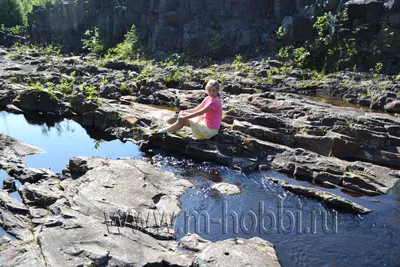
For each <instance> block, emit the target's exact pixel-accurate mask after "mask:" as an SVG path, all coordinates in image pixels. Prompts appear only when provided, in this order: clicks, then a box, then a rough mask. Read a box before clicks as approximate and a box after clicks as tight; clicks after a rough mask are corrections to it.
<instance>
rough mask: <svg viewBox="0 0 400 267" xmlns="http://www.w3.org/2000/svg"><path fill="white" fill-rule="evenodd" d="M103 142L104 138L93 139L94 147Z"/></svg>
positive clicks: (96, 147)
mask: <svg viewBox="0 0 400 267" xmlns="http://www.w3.org/2000/svg"><path fill="white" fill-rule="evenodd" d="M103 142H104V140H102V139H99V140H94V148H95V149H98V148H99V147H100V145H101V143H103Z"/></svg>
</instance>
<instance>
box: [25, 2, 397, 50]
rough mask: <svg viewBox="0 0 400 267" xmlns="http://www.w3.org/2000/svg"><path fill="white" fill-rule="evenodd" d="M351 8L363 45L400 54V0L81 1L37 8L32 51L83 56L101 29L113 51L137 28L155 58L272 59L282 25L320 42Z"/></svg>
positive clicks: (297, 37) (291, 34) (296, 36)
mask: <svg viewBox="0 0 400 267" xmlns="http://www.w3.org/2000/svg"><path fill="white" fill-rule="evenodd" d="M344 8H348V15H349V23H350V24H351V27H357V26H358V25H362V24H366V25H367V27H368V31H367V33H365V34H364V37H363V38H369V36H370V35H371V36H379V34H382V28H383V27H388V29H389V31H390V32H393V33H394V38H393V40H392V41H391V47H390V51H389V52H397V51H399V49H400V39H399V38H400V0H391V1H380V0H350V1H347V0H191V1H184V0H130V1H128V0H119V1H116V0H115V1H104V0H86V1H85V0H77V1H70V2H67V1H65V2H64V3H63V4H57V5H56V6H52V5H47V6H46V7H45V8H43V7H37V8H35V9H34V11H33V13H32V14H31V15H30V17H29V25H30V27H29V30H28V31H29V34H30V36H31V40H32V41H33V43H59V44H61V45H62V46H63V48H64V49H65V50H66V51H73V52H79V51H80V50H81V47H82V44H81V39H82V38H84V32H85V31H86V30H88V29H92V28H93V27H97V28H98V29H99V32H100V36H101V37H102V38H103V39H104V40H105V41H106V42H108V44H109V45H115V44H116V43H118V42H120V41H121V40H122V39H123V37H124V34H125V33H126V32H127V30H129V29H130V27H131V25H132V24H135V25H136V27H137V30H138V33H139V35H140V37H141V41H142V43H143V45H144V47H145V48H147V50H148V51H152V52H156V53H157V54H161V55H162V54H170V53H175V52H179V53H182V52H183V53H186V54H190V55H192V56H193V55H194V56H201V55H206V54H208V55H209V54H210V53H211V54H213V53H214V54H217V55H219V56H227V55H235V54H238V53H257V52H270V53H271V54H275V53H276V52H277V50H278V48H279V47H280V43H279V42H277V41H276V39H275V31H276V30H277V28H278V27H279V26H280V25H282V26H283V27H285V30H286V32H287V38H288V40H290V41H304V40H307V39H310V38H311V37H312V36H313V35H315V31H314V29H313V23H314V22H315V21H316V19H317V17H318V16H320V15H322V14H324V13H325V12H331V13H332V16H333V17H334V16H335V14H336V13H337V12H339V11H342V10H343V9H344Z"/></svg>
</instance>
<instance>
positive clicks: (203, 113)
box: [158, 79, 222, 139]
mask: <svg viewBox="0 0 400 267" xmlns="http://www.w3.org/2000/svg"><path fill="white" fill-rule="evenodd" d="M205 90H206V93H207V95H208V96H207V97H206V98H205V99H204V100H203V102H201V104H200V105H199V106H198V107H196V108H194V109H189V110H184V111H181V112H179V115H178V119H177V121H176V122H175V123H174V124H172V125H171V126H170V127H168V128H164V129H161V130H159V131H158V133H173V132H176V131H178V130H180V129H182V127H183V126H187V127H190V128H192V131H193V134H194V136H195V137H196V138H197V139H210V138H211V137H213V136H215V135H217V134H218V130H219V128H220V126H221V121H222V103H221V100H220V99H219V83H218V82H217V81H216V80H213V79H211V80H209V81H208V83H207V85H206V89H205Z"/></svg>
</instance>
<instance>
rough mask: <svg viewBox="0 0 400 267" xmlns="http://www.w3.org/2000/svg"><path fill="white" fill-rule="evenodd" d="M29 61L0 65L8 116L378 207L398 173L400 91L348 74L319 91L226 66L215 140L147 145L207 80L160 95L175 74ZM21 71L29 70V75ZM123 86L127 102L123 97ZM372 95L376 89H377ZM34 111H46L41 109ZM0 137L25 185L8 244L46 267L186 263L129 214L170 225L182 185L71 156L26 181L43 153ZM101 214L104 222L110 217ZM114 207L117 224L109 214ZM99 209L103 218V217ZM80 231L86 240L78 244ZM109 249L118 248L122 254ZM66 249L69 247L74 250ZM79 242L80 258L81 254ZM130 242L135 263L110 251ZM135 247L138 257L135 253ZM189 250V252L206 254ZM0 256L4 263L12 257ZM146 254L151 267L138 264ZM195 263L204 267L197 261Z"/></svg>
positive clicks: (166, 238)
mask: <svg viewBox="0 0 400 267" xmlns="http://www.w3.org/2000/svg"><path fill="white" fill-rule="evenodd" d="M3 50H4V49H3ZM38 60H39V58H38V57H37V56H35V55H32V54H31V55H25V56H24V57H21V58H19V59H18V60H17V59H16V60H14V61H13V60H12V59H11V58H9V57H8V56H5V55H4V56H1V57H0V63H2V64H1V65H0V101H1V102H0V103H1V105H2V106H3V107H4V108H7V109H8V110H9V111H12V112H17V113H19V112H24V113H33V112H38V113H41V114H46V115H52V116H58V115H64V116H66V115H71V116H72V115H74V114H78V115H79V116H80V117H81V119H82V124H84V125H85V126H86V127H87V128H88V129H91V130H94V129H97V130H101V131H103V132H105V133H106V134H108V135H110V137H113V138H119V139H120V140H123V141H133V142H135V143H137V144H139V145H140V147H141V149H142V151H144V152H146V151H150V150H152V151H154V150H156V149H164V150H165V151H167V152H170V153H176V154H180V155H184V156H186V157H189V158H192V159H198V160H201V161H214V162H217V163H218V164H221V165H226V166H229V167H233V168H235V169H239V170H241V171H243V172H253V171H257V170H258V169H259V168H264V169H265V168H266V169H269V168H272V169H273V170H277V171H279V172H282V173H285V174H288V175H292V176H294V177H295V178H297V179H300V180H306V181H309V182H311V183H314V184H316V185H322V186H326V187H332V188H341V189H346V190H348V191H351V192H355V193H358V194H362V195H368V196H377V195H381V194H386V193H387V192H388V191H389V190H390V189H391V188H392V187H393V186H394V185H395V184H396V183H397V182H398V181H399V178H400V173H399V171H398V170H397V169H399V166H400V153H399V152H400V149H399V147H400V119H399V118H398V117H397V116H395V115H396V114H395V113H396V112H397V109H396V106H397V104H396V103H397V102H396V101H399V99H397V98H398V96H397V95H398V93H399V90H400V85H399V84H400V83H399V81H397V80H396V79H393V80H392V81H391V82H388V81H387V80H385V79H382V80H379V81H376V80H371V81H361V82H358V83H357V82H356V81H355V80H353V79H351V76H346V75H348V74H346V73H338V74H334V75H330V76H329V77H328V78H327V79H326V80H323V79H321V80H315V78H314V80H312V81H311V79H312V74H311V73H307V72H303V71H300V70H296V69H293V70H284V72H285V75H275V74H272V77H270V78H265V76H266V73H268V71H269V70H270V69H273V68H277V67H278V68H279V67H281V66H282V64H281V63H279V62H277V61H266V62H265V63H260V62H256V63H249V64H248V65H247V67H246V68H244V70H243V71H241V72H233V70H232V69H231V70H227V69H229V68H230V66H228V65H223V67H221V68H220V69H218V71H220V72H221V73H223V74H225V75H230V76H229V79H228V81H225V82H224V83H223V85H226V88H227V89H226V91H222V92H221V99H222V101H223V109H224V116H223V123H222V127H221V131H220V133H219V134H218V135H217V136H215V137H213V138H212V139H210V140H203V141H199V140H196V139H194V138H193V136H192V134H191V131H190V129H185V130H183V131H180V132H178V133H175V134H166V135H158V134H155V131H156V130H157V129H159V128H161V127H165V126H166V125H167V123H166V120H167V118H170V117H172V116H173V115H175V114H176V111H177V110H179V109H186V108H191V107H194V106H196V105H198V104H199V103H200V102H201V101H202V99H203V98H204V97H205V94H204V91H203V89H202V87H203V85H204V83H205V81H206V80H207V79H208V77H210V76H211V73H210V71H209V70H206V69H199V70H193V69H191V68H188V70H187V71H188V72H190V75H191V78H190V79H189V81H187V80H185V81H184V80H179V81H176V82H175V83H173V84H171V83H170V82H167V81H166V80H167V79H166V76H168V75H170V74H171V73H173V72H176V71H177V70H179V69H178V68H177V67H175V66H172V67H165V66H161V65H160V66H153V68H154V69H153V70H152V71H153V76H152V77H151V79H150V80H146V79H143V78H140V76H139V73H138V72H141V71H142V70H143V69H144V68H143V67H142V66H136V67H134V66H130V67H127V68H125V67H126V66H125V65H123V64H111V65H107V64H106V65H105V66H95V65H94V64H93V62H85V58H82V57H74V58H64V59H62V58H52V60H53V61H52V62H51V63H52V64H50V59H41V60H40V62H36V61H38ZM28 62H34V64H33V65H29V67H27V65H28ZM114 63H115V62H114ZM281 72H282V71H281ZM72 73H75V74H73V75H71V74H72ZM258 74H260V75H258ZM270 74H271V73H270ZM27 75H29V76H30V77H31V79H32V80H33V81H35V82H36V81H37V82H42V83H44V81H45V78H44V77H47V78H46V80H47V81H49V80H51V81H53V82H54V86H55V89H54V91H53V92H52V91H50V92H49V90H48V89H47V88H46V87H44V88H42V89H41V90H35V89H32V85H31V84H30V83H29V82H28V81H27V80H26V78H25V77H26V76H27ZM257 75H258V76H257ZM83 77H85V85H83ZM113 77H119V78H118V79H115V78H113ZM138 77H139V78H138ZM346 77H347V78H346ZM71 81H74V82H73V83H71ZM106 81H107V82H106ZM343 81H345V82H343ZM67 83H68V86H67V85H66V84H67ZM104 83H109V84H104ZM123 83H125V85H124V86H127V87H129V88H128V89H129V90H131V91H129V92H128V90H127V91H124V92H122V90H121V87H123V86H122V84H123ZM371 85H374V86H376V88H377V89H376V90H374V89H373V88H375V87H370V86H371ZM88 86H93V87H88ZM379 86H384V87H385V88H386V89H387V90H381V89H378V88H379ZM65 87H68V88H67V89H68V90H66V89H65ZM367 87H368V88H370V89H371V88H372V89H371V90H370V91H369V96H367V95H366V94H365V89H366V88H367ZM91 90H93V91H91ZM118 90H119V91H118ZM389 91H390V92H389ZM127 92H128V93H127ZM116 93H118V94H116ZM119 94H120V95H124V94H127V95H125V96H122V97H119ZM315 94H317V95H318V94H319V95H330V96H333V97H335V98H334V100H335V101H337V102H335V101H333V100H332V98H318V97H315V96H314V97H310V96H311V95H315ZM305 95H308V96H305ZM27 99H28V100H27ZM29 99H30V100H29ZM338 99H340V101H339V100H338ZM39 100H40V101H42V100H43V101H44V102H43V103H40V104H39ZM32 103H34V104H32ZM44 103H46V104H45V105H44V106H43V105H42V104H44ZM143 103H146V104H143ZM330 103H332V104H334V105H332V104H330ZM354 103H356V104H361V105H364V106H367V107H368V108H369V107H371V108H373V109H377V110H380V111H382V112H383V111H384V110H385V109H386V110H387V111H390V112H392V113H390V114H389V113H378V112H371V110H363V109H362V108H361V107H360V106H352V105H353V104H354ZM390 103H392V104H390ZM149 104H151V105H149ZM388 105H389V106H388ZM0 137H1V139H0V144H1V145H0V152H1V153H0V167H1V168H2V169H3V170H7V171H8V172H9V173H10V175H12V176H13V177H14V178H15V179H17V180H19V181H21V182H22V183H23V186H22V187H21V188H20V193H21V195H22V198H23V203H24V205H26V206H25V208H26V209H27V210H28V211H29V212H28V213H25V211H24V212H22V211H18V212H15V213H14V212H10V211H8V210H7V211H5V212H4V213H3V214H4V216H3V218H7V223H4V222H3V225H4V226H3V227H4V228H6V229H7V231H9V232H10V233H12V234H13V235H15V236H16V237H18V238H20V239H25V238H26V236H37V237H38V240H39V244H43V247H41V250H39V251H43V255H45V258H46V259H48V261H49V262H51V263H55V262H57V261H58V260H62V259H59V258H57V257H56V256H54V255H63V256H62V257H65V259H66V258H68V259H71V262H73V263H74V264H75V263H77V262H81V263H82V262H83V263H88V264H99V265H101V264H104V263H107V262H109V263H110V264H111V263H112V264H114V265H121V264H137V265H144V264H146V263H145V262H149V263H153V264H164V263H168V264H170V265H174V264H175V265H178V266H180V265H182V266H186V265H190V264H191V263H192V260H193V259H194V258H193V257H194V256H193V257H192V256H190V255H191V254H190V253H189V254H190V255H189V254H185V253H183V252H181V251H178V250H175V251H173V253H172V252H171V251H170V250H169V249H166V248H165V247H164V246H163V245H161V244H163V242H167V243H169V242H171V243H169V244H173V245H172V246H175V245H176V243H173V242H175V241H173V240H172V239H173V237H174V233H173V232H172V231H169V230H168V231H167V230H166V229H165V228H162V229H160V228H159V227H155V226H154V225H147V226H143V225H142V224H139V223H136V222H135V221H134V218H135V216H136V215H137V214H140V213H146V212H160V213H163V212H170V213H178V212H179V210H180V208H179V205H178V201H177V198H178V196H179V195H180V194H182V193H183V192H184V191H185V190H186V189H187V188H188V187H189V186H190V185H189V184H188V183H187V182H186V181H185V180H177V179H176V178H175V177H174V175H172V174H169V173H166V172H163V171H160V170H157V169H155V168H153V167H151V166H150V165H148V164H146V163H143V162H140V161H137V160H130V159H121V160H116V161H112V160H107V159H101V158H86V157H74V158H72V159H71V160H70V162H69V167H68V168H67V169H65V170H64V171H63V174H56V173H53V172H51V171H50V170H47V169H37V168H27V167H26V166H25V164H24V162H23V157H24V156H27V155H31V154H34V153H41V152H42V151H41V149H38V148H35V147H32V146H30V145H28V144H24V143H23V142H19V141H17V140H15V139H13V138H11V137H8V136H6V135H4V134H1V135H0ZM155 177H157V178H155ZM171 184H173V185H174V186H171ZM285 188H286V189H287V190H289V191H292V192H295V193H296V194H299V195H307V196H310V197H313V198H317V199H319V201H321V202H326V203H327V204H326V205H328V204H329V205H332V207H334V208H335V209H338V210H340V209H344V210H346V209H347V210H354V212H359V213H365V212H369V211H368V210H366V209H363V208H362V207H357V206H354V203H351V202H349V201H347V200H346V199H340V200H338V199H337V198H334V197H333V196H331V195H329V194H325V193H320V192H319V191H314V190H308V189H304V188H301V187H297V186H293V185H290V184H289V185H285ZM93 192H96V194H94V193H93ZM133 195H134V196H135V198H132V196H133ZM6 202H7V201H5V202H4V203H6ZM110 207H112V209H109V210H108V209H107V208H110ZM117 207H118V209H116V210H118V211H120V212H115V211H116V210H114V208H117ZM44 210H48V212H44ZM104 210H106V211H107V212H106V215H107V216H108V217H104V212H103V211H104ZM32 224H33V225H34V227H33V228H32V227H31V226H32ZM107 225H108V226H110V227H109V230H110V231H111V233H109V232H108V231H107ZM122 225H123V226H124V227H122ZM7 227H8V228H7ZM9 229H10V230H9ZM100 229H101V230H100ZM104 229H106V230H105V231H106V232H104ZM121 229H123V230H127V229H129V231H130V233H129V234H122V235H121V233H120V231H121ZM133 230H134V231H133ZM69 231H71V232H69ZM86 232H87V233H88V235H85V234H84V233H86ZM69 234H70V236H71V238H70V237H68V236H69ZM90 234H94V235H99V236H102V238H101V240H99V242H97V241H95V240H89V239H90ZM104 234H107V236H104ZM53 235H54V236H55V237H56V238H55V239H58V240H59V241H57V242H59V243H58V244H61V242H64V243H65V244H69V245H68V246H67V247H69V248H71V249H70V250H59V249H58V248H56V247H55V246H51V245H49V244H50V243H51V242H53V241H54V240H52V238H51V237H52V236H53ZM110 236H113V237H114V236H118V238H120V239H119V240H120V241H118V242H120V244H119V243H118V242H116V241H115V240H112V239H111V238H109V237H110ZM78 237H79V238H78ZM74 238H77V240H79V242H80V243H79V244H80V245H76V243H74ZM110 239H111V240H110ZM88 240H89V241H88ZM231 241H232V240H231ZM231 241H229V242H231ZM85 242H88V244H89V245H88V246H82V245H81V244H83V243H85ZM130 242H133V243H135V245H132V246H136V247H137V248H138V250H140V249H143V250H142V252H143V253H142V254H143V257H142V256H140V257H139V258H137V257H136V258H135V257H133V256H132V257H131V255H129V257H127V258H126V257H125V258H124V256H123V253H122V252H121V251H124V249H123V248H122V247H121V246H128V245H131V244H130ZM188 242H189V243H190V242H192V241H188ZM193 242H194V241H193ZM196 242H197V241H196ZM257 242H258V241H256V243H257ZM137 243H143V244H147V245H146V246H145V248H140V249H139V246H138V245H137ZM205 243H207V242H205ZM122 244H123V245H122ZM182 244H183V243H182ZM25 245H26V246H27V247H29V246H36V245H34V244H30V245H28V244H25ZM184 246H186V247H190V246H191V245H184ZM199 246H200V247H202V245H199ZM229 246H230V245H229ZM251 246H253V245H251ZM257 246H258V245H255V247H254V250H257V249H256V247H257ZM10 247H13V245H10ZM105 247H112V248H113V249H112V250H109V249H108V250H107V249H105ZM194 247H196V246H194ZM200 247H197V248H195V249H194V250H198V251H204V250H203V248H200ZM192 250H193V249H192ZM250 250H251V251H252V249H250ZM10 251H14V252H12V253H15V251H16V250H15V249H12V250H10ZM21 251H22V250H21ZM251 251H249V253H250V255H252V253H253V252H251ZM36 252H37V250H36V249H32V250H31V253H30V254H26V257H25V256H21V260H27V259H29V258H30V257H33V258H35V259H36V258H37V257H36V256H37V254H35V253H36ZM3 253H6V252H0V257H6V256H4V255H5V254H3ZM10 253H11V252H10ZM151 253H155V254H154V255H158V256H157V257H153V256H150V254H151ZM171 253H172V254H171ZM196 253H197V252H196ZM142 254H140V255H142ZM51 255H53V256H51ZM188 255H189V256H188ZM60 257H61V256H60ZM196 257H197V256H196ZM33 258H32V259H33ZM222 258H223V257H222ZM14 259H15V260H19V258H18V259H17V258H14ZM218 262H220V258H215V262H214V263H215V264H218ZM214 263H213V264H214ZM196 264H199V265H202V264H207V262H206V260H205V259H204V258H201V257H198V258H197V260H196ZM67 265H68V264H67Z"/></svg>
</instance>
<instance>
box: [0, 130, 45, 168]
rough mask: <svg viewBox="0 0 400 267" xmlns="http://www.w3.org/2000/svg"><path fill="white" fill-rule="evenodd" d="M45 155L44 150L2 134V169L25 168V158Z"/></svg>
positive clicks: (0, 140)
mask: <svg viewBox="0 0 400 267" xmlns="http://www.w3.org/2000/svg"><path fill="white" fill-rule="evenodd" d="M38 153H44V150H43V149H41V148H38V147H35V146H32V145H30V144H27V143H25V142H22V141H20V140H18V139H15V138H13V137H10V136H8V135H5V134H2V133H0V168H2V169H5V170H7V169H15V168H24V167H25V164H24V162H23V160H22V158H23V157H26V156H29V155H34V154H38Z"/></svg>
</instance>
